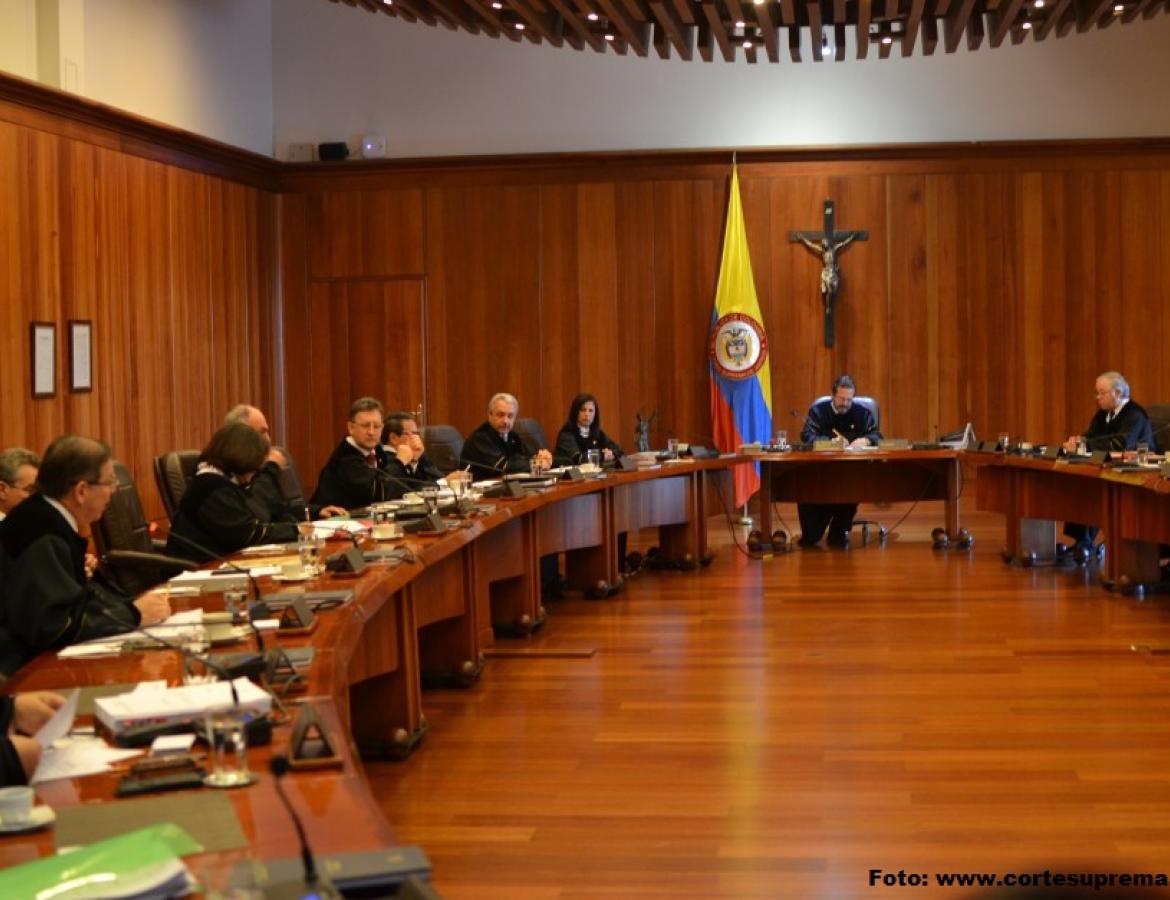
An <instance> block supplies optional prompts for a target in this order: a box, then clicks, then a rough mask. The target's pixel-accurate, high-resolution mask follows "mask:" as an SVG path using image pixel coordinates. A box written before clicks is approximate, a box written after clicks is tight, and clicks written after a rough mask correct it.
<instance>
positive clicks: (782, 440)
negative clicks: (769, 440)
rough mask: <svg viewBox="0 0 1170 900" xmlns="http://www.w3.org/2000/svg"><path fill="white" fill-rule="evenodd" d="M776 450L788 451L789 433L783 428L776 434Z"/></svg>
mask: <svg viewBox="0 0 1170 900" xmlns="http://www.w3.org/2000/svg"><path fill="white" fill-rule="evenodd" d="M776 449H777V450H787V449H788V432H787V430H785V429H783V428H781V429H780V430H779V431H777V432H776Z"/></svg>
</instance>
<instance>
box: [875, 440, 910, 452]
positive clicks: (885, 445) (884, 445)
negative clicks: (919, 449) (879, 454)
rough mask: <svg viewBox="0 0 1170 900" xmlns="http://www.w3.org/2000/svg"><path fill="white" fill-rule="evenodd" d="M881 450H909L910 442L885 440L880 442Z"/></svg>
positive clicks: (879, 447)
mask: <svg viewBox="0 0 1170 900" xmlns="http://www.w3.org/2000/svg"><path fill="white" fill-rule="evenodd" d="M878 449H879V450H909V449H910V442H909V441H908V440H906V438H883V439H882V440H880V441H878Z"/></svg>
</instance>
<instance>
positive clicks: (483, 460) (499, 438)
mask: <svg viewBox="0 0 1170 900" xmlns="http://www.w3.org/2000/svg"><path fill="white" fill-rule="evenodd" d="M519 414H520V401H519V400H517V399H516V398H515V397H513V396H512V395H511V394H496V395H495V396H493V397H492V399H491V400H490V401H488V417H487V421H485V422H484V423H483V424H482V425H480V426H479V427H478V428H477V429H475V431H473V432H471V434H469V435H468V436H467V440H466V441H464V443H463V453H462V454H460V457H459V463H460V465H463V466H471V474H472V478H474V479H475V480H477V481H481V480H483V479H485V478H498V477H500V476H501V475H504V474H505V473H511V472H527V471H528V470H529V466H530V465H531V462H532V460H533V459H535V460H537V461H539V462H542V463H543V464H544V465H545V466H546V467H547V466H551V465H552V454H551V453H549V451H548V450H547V449H545V448H543V447H539V448H531V447H527V446H525V444H524V442H523V441H522V440H521V439H520V435H518V434H516V432H514V431H513V430H512V427H513V426H514V425H515V424H516V416H517V415H519Z"/></svg>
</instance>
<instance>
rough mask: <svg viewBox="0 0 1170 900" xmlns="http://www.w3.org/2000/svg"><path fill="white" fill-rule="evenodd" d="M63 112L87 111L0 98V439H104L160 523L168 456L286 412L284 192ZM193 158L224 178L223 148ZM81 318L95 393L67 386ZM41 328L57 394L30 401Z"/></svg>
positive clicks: (9, 442)
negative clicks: (279, 279) (280, 297)
mask: <svg viewBox="0 0 1170 900" xmlns="http://www.w3.org/2000/svg"><path fill="white" fill-rule="evenodd" d="M12 84H13V83H12V82H8V83H7V87H11V86H12ZM17 87H20V86H19V85H17ZM28 93H29V94H30V95H31V96H32V99H33V102H34V103H35V104H37V105H38V106H39V105H40V101H41V100H43V99H44V98H45V97H46V96H48V95H47V93H46V92H45V91H44V90H43V89H32V88H29V89H28ZM62 102H65V103H68V104H70V105H69V106H68V109H67V112H68V111H70V110H71V111H73V113H75V114H68V115H63V114H59V113H58V112H57V111H54V110H48V111H47V110H45V109H44V108H32V107H29V106H26V105H23V104H21V103H18V102H10V101H8V100H0V319H2V321H3V329H2V332H0V391H2V393H3V418H2V421H0V445H2V446H5V447H7V446H14V445H16V446H27V447H29V448H32V449H34V450H36V451H37V452H43V450H44V448H45V447H46V446H47V445H48V443H49V442H50V441H51V440H52V439H53V438H54V437H56V436H57V435H59V434H61V433H62V432H64V431H74V432H78V433H81V434H87V435H91V436H95V437H100V438H102V439H104V440H106V441H108V442H109V443H110V444H111V445H112V446H113V448H114V452H115V454H116V455H117V456H118V457H119V458H120V459H122V460H124V461H125V462H126V463H127V464H128V465H129V466H130V468H131V470H132V472H133V473H134V476H135V478H136V480H137V482H138V485H139V492H140V494H141V495H142V499H143V503H144V505H145V507H146V510H147V514H148V515H150V516H157V515H161V513H162V507H161V503H160V502H159V499H158V494H157V490H156V488H155V486H154V479H153V475H152V469H151V464H152V460H153V457H154V456H155V455H156V454H160V453H163V452H165V451H168V450H171V449H175V448H178V447H200V446H202V445H203V444H204V443H205V442H206V440H207V438H208V436H209V435H210V433H211V430H212V429H213V428H214V427H215V426H216V425H218V424H219V422H220V420H221V418H222V416H223V414H224V412H226V410H227V409H228V408H229V407H230V406H231V405H232V404H234V403H237V402H240V401H241V400H244V399H251V398H255V399H254V402H256V403H258V404H262V405H268V406H271V405H272V404H273V403H274V402H275V398H276V396H277V394H276V390H275V386H274V382H275V372H276V368H275V366H274V365H273V360H274V359H275V358H276V356H277V354H276V353H275V342H274V337H273V336H274V333H275V328H276V325H277V324H278V323H277V321H276V317H275V316H274V312H275V304H274V302H273V301H274V290H275V286H276V262H277V258H276V250H275V237H276V225H275V216H276V197H275V193H274V192H272V191H269V190H264V189H262V188H259V187H256V186H249V185H246V184H241V183H239V182H238V181H236V180H232V179H228V178H224V177H220V176H218V175H215V174H208V173H206V172H200V171H196V170H194V168H192V156H191V155H190V154H188V153H177V152H175V151H174V150H172V149H169V148H167V147H166V146H165V143H164V142H162V141H158V142H151V141H149V140H148V141H146V142H143V141H142V140H141V139H139V138H138V137H136V136H135V134H134V131H133V127H132V126H134V125H135V123H134V122H133V121H132V120H130V119H128V118H122V117H113V118H112V119H111V121H112V122H113V124H112V127H111V126H110V125H109V124H102V123H99V122H96V121H94V120H92V119H91V120H90V121H79V120H78V118H77V114H82V113H86V112H92V111H93V110H92V109H89V108H87V107H86V106H85V105H84V104H82V103H81V102H75V101H62ZM101 115H102V116H105V117H106V118H111V117H109V115H108V113H102V114H101ZM142 127H144V128H145V130H146V131H147V132H148V135H149V134H150V133H153V132H152V131H151V129H152V128H153V126H151V127H149V128H147V127H145V126H142ZM158 132H159V133H162V132H163V130H162V129H158ZM186 143H187V144H196V142H194V141H192V140H190V138H189V136H188V138H187V139H186ZM192 152H193V153H194V154H196V156H195V163H194V164H195V166H202V167H204V168H212V165H211V160H212V157H214V155H215V152H216V151H215V150H214V148H206V147H202V148H201V147H200V146H194V149H193V151H192ZM200 153H205V154H206V158H205V159H204V160H203V161H200V160H199V159H198V155H199V154H200ZM239 168H240V169H241V171H244V170H245V169H246V166H243V165H241V166H240V167H239ZM71 319H88V320H90V321H91V322H92V323H93V346H92V360H93V390H92V392H90V393H72V392H70V389H69V353H68V324H67V323H68V322H69V320H71ZM32 321H44V322H51V323H54V324H55V325H56V327H57V340H56V351H57V352H56V377H57V393H56V396H55V397H54V398H51V399H37V400H34V399H32V387H31V371H30V368H31V367H30V360H29V323H30V322H32Z"/></svg>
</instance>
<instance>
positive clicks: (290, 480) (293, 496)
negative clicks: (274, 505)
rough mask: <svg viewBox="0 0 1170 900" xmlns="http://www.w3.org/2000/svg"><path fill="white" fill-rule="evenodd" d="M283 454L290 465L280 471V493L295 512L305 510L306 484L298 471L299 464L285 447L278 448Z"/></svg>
mask: <svg viewBox="0 0 1170 900" xmlns="http://www.w3.org/2000/svg"><path fill="white" fill-rule="evenodd" d="M276 449H277V450H279V451H280V452H281V453H283V454H284V458H285V461H286V462H287V463H288V465H286V466H285V467H284V468H283V469H281V470H280V492H281V493H282V494H284V499H285V500H287V501H288V505H289V506H291V507H292V508H293V509H295V510H300V509H303V508H304V507H305V505H306V500H305V483H304V482H303V481H301V475H300V473H299V472H298V471H297V464H296V463H295V462H294V461H293V458H292V454H291V453H289V452H288V451H287V450H285V449H284V447H277V448H276Z"/></svg>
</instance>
